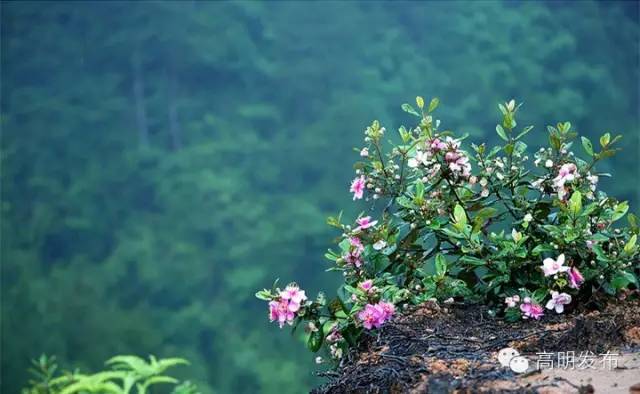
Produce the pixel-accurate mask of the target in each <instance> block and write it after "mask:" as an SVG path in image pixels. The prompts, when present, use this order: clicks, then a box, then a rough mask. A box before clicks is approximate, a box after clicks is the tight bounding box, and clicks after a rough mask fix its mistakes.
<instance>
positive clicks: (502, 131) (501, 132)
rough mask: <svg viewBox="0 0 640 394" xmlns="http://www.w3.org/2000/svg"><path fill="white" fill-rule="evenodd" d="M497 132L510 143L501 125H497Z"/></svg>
mask: <svg viewBox="0 0 640 394" xmlns="http://www.w3.org/2000/svg"><path fill="white" fill-rule="evenodd" d="M496 132H497V133H498V135H499V136H500V138H502V139H503V140H505V141H509V137H507V133H505V132H504V129H503V128H502V126H500V125H496Z"/></svg>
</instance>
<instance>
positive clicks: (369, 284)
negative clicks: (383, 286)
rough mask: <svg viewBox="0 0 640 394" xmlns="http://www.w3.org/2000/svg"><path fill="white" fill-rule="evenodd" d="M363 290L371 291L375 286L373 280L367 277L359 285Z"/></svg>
mask: <svg viewBox="0 0 640 394" xmlns="http://www.w3.org/2000/svg"><path fill="white" fill-rule="evenodd" d="M358 287H360V288H361V289H362V290H364V291H366V292H369V291H370V290H371V289H372V288H373V280H371V279H367V280H365V281H364V282H362V283H360V284H359V285H358Z"/></svg>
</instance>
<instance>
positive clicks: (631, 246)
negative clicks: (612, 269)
mask: <svg viewBox="0 0 640 394" xmlns="http://www.w3.org/2000/svg"><path fill="white" fill-rule="evenodd" d="M637 240H638V236H637V235H636V234H633V236H632V237H631V238H629V241H628V242H627V244H626V245H624V251H625V253H627V254H631V253H632V252H633V249H634V248H635V247H636V241H637Z"/></svg>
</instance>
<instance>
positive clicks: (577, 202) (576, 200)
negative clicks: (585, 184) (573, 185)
mask: <svg viewBox="0 0 640 394" xmlns="http://www.w3.org/2000/svg"><path fill="white" fill-rule="evenodd" d="M569 210H571V213H572V214H573V217H577V216H578V214H579V213H580V210H582V194H581V193H580V192H579V191H578V190H576V191H575V192H573V194H572V195H571V198H570V199H569Z"/></svg>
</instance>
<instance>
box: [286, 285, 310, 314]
mask: <svg viewBox="0 0 640 394" xmlns="http://www.w3.org/2000/svg"><path fill="white" fill-rule="evenodd" d="M280 298H281V299H282V300H284V301H288V305H287V308H288V309H289V310H290V311H291V312H297V311H298V310H299V309H300V304H301V303H303V302H304V301H306V299H307V296H306V295H305V294H304V290H300V289H299V288H298V286H296V285H288V286H287V287H286V288H285V289H284V290H283V291H281V292H280Z"/></svg>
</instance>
